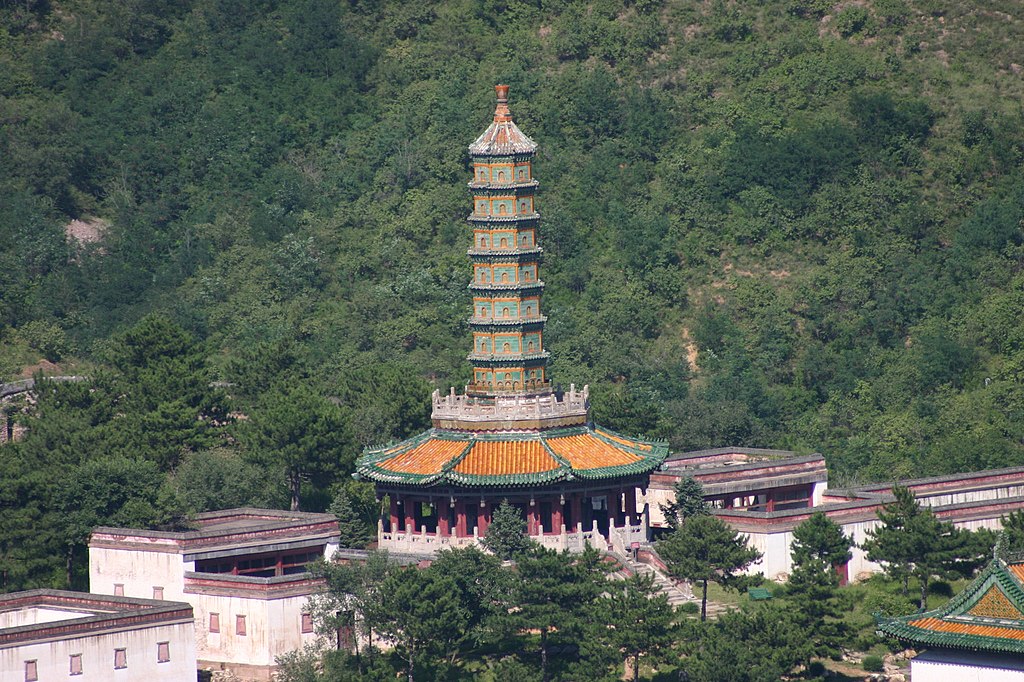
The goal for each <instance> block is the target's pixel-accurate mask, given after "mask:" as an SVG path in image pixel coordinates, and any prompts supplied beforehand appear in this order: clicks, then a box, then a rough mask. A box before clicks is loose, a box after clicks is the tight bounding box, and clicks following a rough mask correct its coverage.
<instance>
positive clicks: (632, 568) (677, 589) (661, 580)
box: [612, 552, 729, 618]
mask: <svg viewBox="0 0 1024 682" xmlns="http://www.w3.org/2000/svg"><path fill="white" fill-rule="evenodd" d="M612 556H614V557H615V559H616V560H617V561H618V563H619V564H620V565H621V566H622V567H623V568H622V569H620V570H618V571H616V572H615V573H613V574H612V577H613V578H614V579H618V580H625V579H626V578H627V577H628V576H629V575H630V574H636V575H652V576H654V586H655V587H656V588H657V589H658V590H659V591H660V592H662V594H664V595H665V596H666V597H668V603H669V604H671V605H672V607H673V608H676V607H678V606H679V605H680V604H683V603H686V602H693V603H695V604H697V605H698V606H700V586H699V585H695V586H694V587H693V588H692V589H689V586H688V585H686V584H685V583H684V584H679V583H677V582H676V581H675V580H673V579H672V578H670V577H668V576H667V575H665V574H664V573H663V572H661V571H660V570H658V568H657V567H655V566H652V565H650V564H647V563H643V562H640V561H634V560H633V558H632V557H630V556H626V555H623V554H620V553H618V552H613V553H612ZM728 610H729V607H728V606H727V605H726V604H721V603H718V602H713V601H708V618H717V617H718V615H719V614H720V613H723V612H725V611H728Z"/></svg>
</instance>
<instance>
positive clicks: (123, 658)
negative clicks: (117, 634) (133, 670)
mask: <svg viewBox="0 0 1024 682" xmlns="http://www.w3.org/2000/svg"><path fill="white" fill-rule="evenodd" d="M127 667H128V653H127V651H126V650H125V649H114V670H121V669H123V668H127Z"/></svg>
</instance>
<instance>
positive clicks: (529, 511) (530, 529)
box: [526, 502, 540, 535]
mask: <svg viewBox="0 0 1024 682" xmlns="http://www.w3.org/2000/svg"><path fill="white" fill-rule="evenodd" d="M539 521H540V519H538V518H537V504H536V502H534V504H533V506H532V507H527V508H526V534H527V535H540V531H539V530H538V528H537V526H539V525H540V524H539V523H538V522H539Z"/></svg>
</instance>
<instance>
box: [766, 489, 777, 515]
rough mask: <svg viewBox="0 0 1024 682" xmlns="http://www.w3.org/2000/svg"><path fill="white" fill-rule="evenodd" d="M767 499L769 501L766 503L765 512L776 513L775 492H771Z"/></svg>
mask: <svg viewBox="0 0 1024 682" xmlns="http://www.w3.org/2000/svg"><path fill="white" fill-rule="evenodd" d="M766 497H767V498H768V499H767V500H766V501H765V505H764V510H765V511H770V512H773V511H775V491H774V490H769V491H768V493H767V495H766Z"/></svg>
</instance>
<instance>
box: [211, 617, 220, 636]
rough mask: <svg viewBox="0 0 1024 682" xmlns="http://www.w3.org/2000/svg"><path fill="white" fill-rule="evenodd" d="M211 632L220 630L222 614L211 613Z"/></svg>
mask: <svg viewBox="0 0 1024 682" xmlns="http://www.w3.org/2000/svg"><path fill="white" fill-rule="evenodd" d="M210 632H220V614H219V613H211V614H210Z"/></svg>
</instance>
